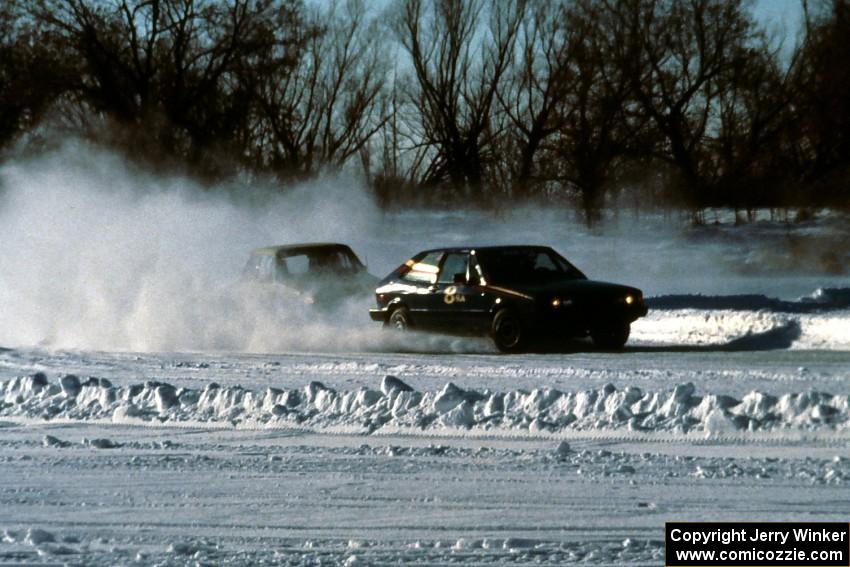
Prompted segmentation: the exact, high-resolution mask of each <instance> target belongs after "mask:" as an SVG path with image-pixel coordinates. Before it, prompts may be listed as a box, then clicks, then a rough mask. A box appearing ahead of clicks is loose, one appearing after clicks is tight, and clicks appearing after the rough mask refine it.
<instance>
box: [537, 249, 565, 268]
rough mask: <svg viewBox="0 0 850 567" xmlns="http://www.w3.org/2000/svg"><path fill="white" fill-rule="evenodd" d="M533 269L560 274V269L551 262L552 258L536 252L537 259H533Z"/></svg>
mask: <svg viewBox="0 0 850 567" xmlns="http://www.w3.org/2000/svg"><path fill="white" fill-rule="evenodd" d="M534 269H535V270H544V271H547V272H560V271H561V270H560V268H559V267H558V265H557V264H555V262H554V261H553V260H552V257H551V256H550V255H549V254H546V253H545V252H538V253H537V257H536V258H535V259H534Z"/></svg>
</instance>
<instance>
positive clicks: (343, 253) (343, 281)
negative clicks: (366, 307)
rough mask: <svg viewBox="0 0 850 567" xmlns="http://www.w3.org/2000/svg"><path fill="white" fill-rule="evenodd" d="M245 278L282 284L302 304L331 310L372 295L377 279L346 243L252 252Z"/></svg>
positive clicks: (276, 247)
mask: <svg viewBox="0 0 850 567" xmlns="http://www.w3.org/2000/svg"><path fill="white" fill-rule="evenodd" d="M242 276H243V278H244V279H246V280H248V281H251V282H255V283H260V284H279V285H280V286H281V289H284V290H286V291H287V292H288V293H291V294H292V295H293V296H295V297H297V298H299V299H300V300H301V301H302V302H303V303H306V304H309V305H314V304H315V305H316V306H317V307H331V306H334V305H336V304H338V303H339V302H341V301H343V300H345V299H347V298H349V297H352V296H357V295H362V296H364V297H365V296H366V295H367V294H369V293H371V292H372V290H373V289H374V286H375V284H376V282H377V281H378V279H377V278H376V277H375V276H373V275H371V274H370V273H369V272H367V271H366V267H365V266H364V265H363V263H362V262H361V261H360V259H359V258H358V257H357V255H356V254H355V253H354V252H353V251H352V250H351V248H349V247H348V246H346V245H345V244H337V243H315V244H291V245H287V246H268V247H266V248H257V249H256V250H254V251H252V252H251V256H250V257H249V258H248V263H247V264H245V269H244V270H243V272H242Z"/></svg>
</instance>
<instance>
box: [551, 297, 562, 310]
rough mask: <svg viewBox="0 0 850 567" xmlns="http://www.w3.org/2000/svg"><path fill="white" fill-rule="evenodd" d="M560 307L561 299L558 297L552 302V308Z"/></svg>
mask: <svg viewBox="0 0 850 567" xmlns="http://www.w3.org/2000/svg"><path fill="white" fill-rule="evenodd" d="M560 306H561V299H560V298H559V297H556V298H555V299H553V300H552V307H554V308H555V309H557V308H558V307H560Z"/></svg>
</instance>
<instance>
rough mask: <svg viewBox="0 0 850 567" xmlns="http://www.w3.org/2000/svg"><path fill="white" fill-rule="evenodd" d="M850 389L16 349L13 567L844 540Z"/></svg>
mask: <svg viewBox="0 0 850 567" xmlns="http://www.w3.org/2000/svg"><path fill="white" fill-rule="evenodd" d="M38 373H43V374H38ZM68 374H73V375H74V376H73V377H68ZM386 375H394V376H397V377H398V381H395V380H392V379H385V378H384V377H385V376H386ZM90 377H95V378H96V379H91V378H90ZM848 378H850V353H848V352H846V351H840V350H832V351H811V350H788V349H783V350H743V351H724V350H722V348H721V350H687V349H685V350H682V349H679V348H673V347H662V346H656V347H653V348H649V347H637V348H634V349H632V351H630V352H626V353H623V354H613V353H598V352H567V353H548V354H528V355H522V356H516V357H506V356H499V355H494V354H450V353H438V354H423V353H348V354H324V355H319V354H312V353H307V354H284V355H246V354H229V355H228V354H222V353H212V354H211V353H196V354H185V353H183V354H167V353H165V354H154V353H145V354H141V353H130V354H121V353H103V352H73V351H67V352H52V351H46V350H31V349H29V350H28V349H18V350H11V349H10V350H6V351H3V352H0V380H3V384H2V386H0V395H2V397H0V400H2V401H0V477H2V479H3V482H2V485H0V509H2V510H3V514H2V516H0V530H5V532H3V538H2V542H0V564H5V563H14V564H17V563H22V564H40V565H53V564H74V565H107V564H109V565H115V564H140V565H153V564H164V565H198V564H200V565H228V564H229V565H261V564H275V565H278V564H280V565H314V564H327V565H338V564H346V565H389V564H399V563H410V564H417V565H440V564H446V563H461V564H466V565H493V564H511V565H514V564H535V565H536V564H552V565H561V564H565V563H570V562H577V561H581V562H583V563H590V564H622V563H631V564H643V565H658V564H659V563H660V562H662V561H663V545H662V538H663V531H662V530H663V524H664V522H665V521H668V520H721V519H722V520H740V521H745V520H750V521H755V520H771V521H779V520H812V521H814V520H835V521H845V520H846V514H847V510H848V509H850V499H848V491H847V487H848V484H850V427H848V424H850V407H848V405H849V404H848V401H849V400H850V396H848V395H847V383H848ZM104 379H105V380H104ZM211 383H215V384H217V387H216V386H211ZM448 383H452V384H454V386H451V385H447V384H448ZM689 383H690V384H692V385H693V387H691V386H690V385H688V384H689ZM406 386H409V387H410V388H411V390H410V391H407V388H406ZM638 388H639V392H638V391H637V389H638ZM494 404H495V405H496V406H498V405H499V404H501V409H499V408H498V407H496V408H494V407H493V405H494ZM636 404H637V405H636Z"/></svg>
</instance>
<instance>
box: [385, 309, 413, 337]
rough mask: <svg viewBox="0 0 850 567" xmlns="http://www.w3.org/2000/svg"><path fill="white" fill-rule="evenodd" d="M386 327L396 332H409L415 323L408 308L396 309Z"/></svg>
mask: <svg viewBox="0 0 850 567" xmlns="http://www.w3.org/2000/svg"><path fill="white" fill-rule="evenodd" d="M384 326H385V327H388V328H390V329H392V330H394V331H400V332H404V331H409V330H410V329H411V328H413V323H412V322H411V320H410V311H408V310H407V308H406V307H399V308H398V309H394V310H393V312H392V313H390V316H389V318H388V319H387V322H386V324H385V325H384Z"/></svg>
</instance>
